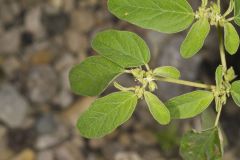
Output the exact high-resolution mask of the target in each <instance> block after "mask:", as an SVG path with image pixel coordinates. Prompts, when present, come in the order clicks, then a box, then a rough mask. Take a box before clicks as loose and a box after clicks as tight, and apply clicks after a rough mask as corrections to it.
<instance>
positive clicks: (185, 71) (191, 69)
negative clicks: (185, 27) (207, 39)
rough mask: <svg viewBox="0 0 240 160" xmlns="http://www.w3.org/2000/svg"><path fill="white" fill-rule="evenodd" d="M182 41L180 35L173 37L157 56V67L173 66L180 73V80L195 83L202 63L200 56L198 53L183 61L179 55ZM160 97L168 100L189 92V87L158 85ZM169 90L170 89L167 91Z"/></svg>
mask: <svg viewBox="0 0 240 160" xmlns="http://www.w3.org/2000/svg"><path fill="white" fill-rule="evenodd" d="M182 41H183V37H182V36H181V35H178V36H175V37H174V38H173V39H171V40H170V41H169V42H168V45H167V46H165V47H164V48H163V49H162V50H161V52H160V54H159V56H158V62H157V66H174V67H176V68H178V69H179V70H180V72H181V79H184V80H189V81H196V80H197V79H198V73H199V68H200V65H201V62H202V54H201V53H198V54H197V55H195V56H193V57H192V58H191V59H183V58H182V57H181V55H180V53H179V48H180V45H181V43H182ZM159 88H160V90H161V93H162V94H161V95H162V96H163V97H164V98H166V99H169V98H171V97H173V96H176V95H179V94H182V93H184V92H189V91H191V89H192V88H191V87H186V86H180V85H175V84H169V83H168V84H167V83H160V87H159ZM169 88H171V89H169Z"/></svg>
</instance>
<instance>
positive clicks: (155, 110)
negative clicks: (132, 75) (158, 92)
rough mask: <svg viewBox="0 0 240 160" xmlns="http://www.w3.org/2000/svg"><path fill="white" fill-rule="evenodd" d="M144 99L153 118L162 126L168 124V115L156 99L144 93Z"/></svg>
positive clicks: (152, 95)
mask: <svg viewBox="0 0 240 160" xmlns="http://www.w3.org/2000/svg"><path fill="white" fill-rule="evenodd" d="M144 98H145V101H146V103H147V105H148V107H149V110H150V112H151V114H152V116H153V118H154V119H155V120H156V121H157V122H158V123H160V124H162V125H166V124H168V123H169V122H170V120H171V117H170V113H169V111H168V109H167V107H166V106H165V105H164V104H163V103H162V102H161V101H160V100H159V99H158V97H157V96H155V95H154V94H152V93H151V92H147V91H146V92H145V93H144Z"/></svg>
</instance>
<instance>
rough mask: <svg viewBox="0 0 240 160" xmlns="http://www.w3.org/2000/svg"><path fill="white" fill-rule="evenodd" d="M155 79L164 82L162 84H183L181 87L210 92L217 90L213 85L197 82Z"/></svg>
mask: <svg viewBox="0 0 240 160" xmlns="http://www.w3.org/2000/svg"><path fill="white" fill-rule="evenodd" d="M155 79H156V80H158V81H162V82H168V83H175V84H181V85H185V86H191V87H196V88H203V89H209V90H213V89H214V88H215V86H213V85H208V84H202V83H196V82H191V81H185V80H179V79H172V78H163V77H155Z"/></svg>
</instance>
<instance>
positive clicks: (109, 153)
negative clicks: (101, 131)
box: [102, 141, 128, 160]
mask: <svg viewBox="0 0 240 160" xmlns="http://www.w3.org/2000/svg"><path fill="white" fill-rule="evenodd" d="M122 150H123V146H121V145H119V143H118V142H114V141H110V142H107V143H106V144H105V145H104V147H102V153H103V155H104V157H105V159H116V157H119V156H117V154H118V152H120V151H122ZM120 157H122V156H120ZM127 160H128V159H127Z"/></svg>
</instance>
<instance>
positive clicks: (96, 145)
mask: <svg viewBox="0 0 240 160" xmlns="http://www.w3.org/2000/svg"><path fill="white" fill-rule="evenodd" d="M105 143H106V141H104V138H101V139H91V140H90V141H89V143H88V144H89V147H91V149H93V150H97V149H101V147H102V146H104V144H105Z"/></svg>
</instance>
